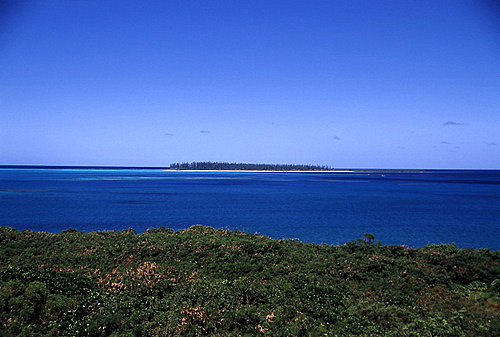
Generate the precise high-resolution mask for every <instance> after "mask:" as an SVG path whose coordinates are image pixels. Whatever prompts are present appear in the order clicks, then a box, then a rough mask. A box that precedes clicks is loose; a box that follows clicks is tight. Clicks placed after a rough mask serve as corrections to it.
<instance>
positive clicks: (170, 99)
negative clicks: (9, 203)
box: [0, 0, 500, 169]
mask: <svg viewBox="0 0 500 337" xmlns="http://www.w3.org/2000/svg"><path fill="white" fill-rule="evenodd" d="M498 9H499V7H495V5H494V1H439V0H431V1H425V0H419V1H410V0H408V1H371V0H367V1H356V0H354V1H352V0H346V1H333V0H331V1H313V0H308V1H305V0H304V1H293V0H290V1H273V0H267V1H186V0H184V1H123V0H122V1H107V0H104V1H67V0H64V1H56V0H52V1H20V2H11V5H8V2H7V4H3V5H0V164H46V165H133V166H168V164H169V163H171V162H178V161H206V160H211V161H229V162H265V163H305V164H322V165H330V166H332V167H338V168H356V167H359V168H370V167H371V168H497V169H498V168H500V21H498V16H497V15H498V12H496V10H498ZM495 16H497V17H495Z"/></svg>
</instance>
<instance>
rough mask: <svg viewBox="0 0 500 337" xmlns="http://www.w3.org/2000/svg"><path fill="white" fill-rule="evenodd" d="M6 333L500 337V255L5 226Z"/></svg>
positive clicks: (0, 318) (201, 232) (1, 292)
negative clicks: (37, 229)
mask: <svg viewBox="0 0 500 337" xmlns="http://www.w3.org/2000/svg"><path fill="white" fill-rule="evenodd" d="M0 252H1V253H0V336H47V335H52V336H206V335H209V336H498V335H500V324H499V321H500V320H499V300H500V276H499V274H500V268H499V261H498V257H499V252H497V251H491V250H488V249H479V250H473V249H459V248H457V247H456V245H447V244H446V245H430V246H427V247H424V248H421V249H411V248H407V247H402V246H383V245H382V244H381V243H380V242H378V241H375V236H374V235H373V234H369V233H367V234H364V236H363V238H362V239H358V240H356V241H352V242H348V243H346V244H345V245H343V246H329V245H316V244H307V243H302V242H300V241H298V240H286V239H284V240H272V239H270V238H267V237H265V236H261V235H252V234H248V233H244V232H239V231H228V230H221V229H214V228H211V227H205V226H199V225H197V226H192V227H190V228H189V229H187V230H182V231H177V232H174V231H173V230H171V229H167V228H163V227H160V228H155V229H150V230H148V231H146V232H144V233H141V234H136V233H135V232H134V231H133V230H125V231H103V232H88V233H84V232H79V231H76V230H72V229H69V230H66V231H63V232H62V233H60V234H52V233H45V232H32V231H22V232H20V231H17V230H15V229H12V228H9V227H0Z"/></svg>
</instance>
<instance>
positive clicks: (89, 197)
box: [0, 168, 500, 250]
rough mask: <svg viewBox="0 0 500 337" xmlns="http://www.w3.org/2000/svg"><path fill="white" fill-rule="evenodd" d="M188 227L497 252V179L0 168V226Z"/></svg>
mask: <svg viewBox="0 0 500 337" xmlns="http://www.w3.org/2000/svg"><path fill="white" fill-rule="evenodd" d="M194 224H204V225H209V226H212V227H216V228H226V229H236V230H243V231H248V232H251V233H255V232H258V233H261V234H264V235H268V236H270V237H272V238H276V239H279V238H298V239H300V240H302V241H305V242H315V243H327V244H343V243H345V242H347V241H352V240H355V239H357V238H360V237H361V236H362V235H363V233H367V232H368V233H373V234H374V235H375V236H376V239H377V240H380V241H381V242H382V243H383V244H399V245H407V246H410V247H421V246H425V245H427V244H430V243H453V242H454V243H456V244H457V245H458V246H459V247H473V248H491V249H495V250H498V249H500V171H493V170H489V171H486V170H485V171H472V170H470V171H469V170H464V171H441V170H431V171H423V172H375V171H374V172H352V173H247V172H223V173H221V172H187V171H180V172H179V171H165V170H160V169H150V170H146V169H19V168H15V169H12V168H11V169H7V168H2V169H0V225H4V226H12V227H15V228H17V229H31V230H36V231H49V232H60V231H61V230H64V229H67V228H70V227H71V228H76V229H78V230H84V231H95V230H114V229H118V230H120V229H126V228H133V229H135V230H136V231H137V232H142V231H145V230H146V229H148V228H149V227H158V226H165V227H168V228H173V229H176V230H178V229H184V228H187V227H189V226H191V225H194Z"/></svg>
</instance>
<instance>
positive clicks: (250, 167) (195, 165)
mask: <svg viewBox="0 0 500 337" xmlns="http://www.w3.org/2000/svg"><path fill="white" fill-rule="evenodd" d="M170 169H171V170H238V171H243V170H245V171H329V170H333V168H332V167H330V166H326V165H300V164H299V165H297V164H249V163H226V162H210V161H208V162H191V163H187V162H185V163H173V164H170Z"/></svg>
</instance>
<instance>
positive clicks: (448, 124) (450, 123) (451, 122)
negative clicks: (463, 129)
mask: <svg viewBox="0 0 500 337" xmlns="http://www.w3.org/2000/svg"><path fill="white" fill-rule="evenodd" d="M443 125H444V126H451V125H453V126H457V125H464V123H458V122H454V121H447V122H446V123H443Z"/></svg>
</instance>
